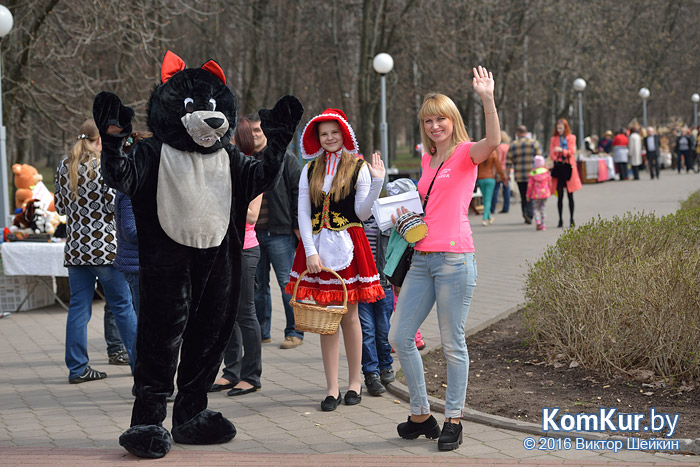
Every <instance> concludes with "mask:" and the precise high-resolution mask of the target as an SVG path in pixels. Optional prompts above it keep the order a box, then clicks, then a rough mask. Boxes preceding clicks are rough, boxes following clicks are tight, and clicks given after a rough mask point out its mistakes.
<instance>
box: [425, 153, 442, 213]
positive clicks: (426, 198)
mask: <svg viewBox="0 0 700 467" xmlns="http://www.w3.org/2000/svg"><path fill="white" fill-rule="evenodd" d="M444 163H445V161H442V162H440V166H439V167H438V168H437V171H436V172H435V176H434V177H433V181H432V182H430V186H429V187H428V192H427V193H426V194H425V198H424V199H423V213H425V207H426V206H427V205H428V197H429V196H430V190H432V189H433V183H435V179H436V178H437V175H438V173H439V172H440V169H441V168H442V164H444Z"/></svg>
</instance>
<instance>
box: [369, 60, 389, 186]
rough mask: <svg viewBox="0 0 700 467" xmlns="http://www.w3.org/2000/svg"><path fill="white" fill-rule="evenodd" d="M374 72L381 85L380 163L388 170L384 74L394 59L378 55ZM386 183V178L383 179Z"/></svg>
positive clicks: (374, 61) (373, 64) (374, 64)
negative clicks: (377, 75) (377, 74)
mask: <svg viewBox="0 0 700 467" xmlns="http://www.w3.org/2000/svg"><path fill="white" fill-rule="evenodd" d="M372 67H373V68H374V71H376V72H377V73H379V77H380V78H379V80H380V84H381V92H382V94H381V99H382V100H381V122H380V123H379V133H380V134H381V138H382V142H381V143H382V161H383V162H384V167H386V168H387V169H388V168H389V135H388V128H387V124H386V74H387V73H389V72H390V71H391V70H392V69H393V68H394V59H393V58H391V55H389V54H387V53H384V52H382V53H379V54H377V55H375V57H374V60H372ZM384 181H385V182H386V177H385V179H384Z"/></svg>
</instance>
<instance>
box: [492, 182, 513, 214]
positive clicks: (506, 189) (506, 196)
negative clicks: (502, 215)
mask: <svg viewBox="0 0 700 467" xmlns="http://www.w3.org/2000/svg"><path fill="white" fill-rule="evenodd" d="M501 187H503V209H501V212H508V211H510V185H508V184H507V183H506V184H505V185H504V184H503V182H496V188H495V189H494V190H493V202H492V203H491V214H493V213H494V212H496V204H497V203H498V192H499V191H500V190H501Z"/></svg>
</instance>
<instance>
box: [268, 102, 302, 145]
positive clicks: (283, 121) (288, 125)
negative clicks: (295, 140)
mask: <svg viewBox="0 0 700 467" xmlns="http://www.w3.org/2000/svg"><path fill="white" fill-rule="evenodd" d="M258 115H260V126H261V128H262V129H263V131H264V132H265V135H266V136H267V137H268V138H274V137H276V136H278V135H281V136H284V137H289V136H290V135H294V131H295V130H296V127H297V125H299V121H300V120H301V117H302V115H304V107H303V106H302V105H301V102H299V99H297V98H296V97H294V96H290V95H286V96H282V97H280V99H279V100H278V101H277V103H276V104H275V106H274V107H273V108H272V109H260V110H259V111H258Z"/></svg>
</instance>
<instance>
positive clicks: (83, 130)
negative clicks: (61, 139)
mask: <svg viewBox="0 0 700 467" xmlns="http://www.w3.org/2000/svg"><path fill="white" fill-rule="evenodd" d="M99 139H100V132H99V131H98V130H97V125H95V121H94V120H92V119H90V120H85V122H83V124H82V125H80V131H79V133H78V141H77V142H76V143H75V144H74V145H73V150H72V151H71V153H70V155H69V156H68V184H69V188H70V197H71V199H73V201H77V199H78V170H79V168H80V166H81V165H82V164H85V165H86V166H87V176H88V177H90V178H91V179H94V178H95V176H96V172H95V167H97V165H98V164H99V163H100V151H98V150H97V147H96V145H95V143H97V141H98V140H99Z"/></svg>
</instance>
